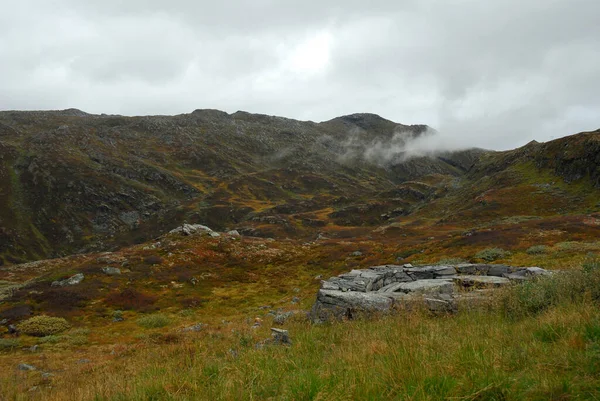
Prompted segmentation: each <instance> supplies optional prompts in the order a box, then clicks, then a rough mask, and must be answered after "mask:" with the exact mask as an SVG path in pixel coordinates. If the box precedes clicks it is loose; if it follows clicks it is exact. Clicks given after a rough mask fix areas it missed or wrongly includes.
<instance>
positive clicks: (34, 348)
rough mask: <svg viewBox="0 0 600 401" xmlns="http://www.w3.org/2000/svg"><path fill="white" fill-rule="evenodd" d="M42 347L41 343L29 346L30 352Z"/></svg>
mask: <svg viewBox="0 0 600 401" xmlns="http://www.w3.org/2000/svg"><path fill="white" fill-rule="evenodd" d="M39 349H40V346H39V345H37V344H36V345H32V346H31V347H29V352H37V351H38V350H39Z"/></svg>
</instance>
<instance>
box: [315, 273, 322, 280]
mask: <svg viewBox="0 0 600 401" xmlns="http://www.w3.org/2000/svg"><path fill="white" fill-rule="evenodd" d="M322 279H323V275H322V274H319V275H318V276H315V280H322Z"/></svg>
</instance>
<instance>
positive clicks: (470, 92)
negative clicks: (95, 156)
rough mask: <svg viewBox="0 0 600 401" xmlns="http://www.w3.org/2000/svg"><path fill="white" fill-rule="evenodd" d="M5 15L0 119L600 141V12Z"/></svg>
mask: <svg viewBox="0 0 600 401" xmlns="http://www.w3.org/2000/svg"><path fill="white" fill-rule="evenodd" d="M0 2H2V3H6V4H3V5H2V6H3V9H10V12H9V13H2V14H0V60H2V63H0V109H59V108H68V107H76V108H80V109H83V110H85V111H88V112H94V113H102V112H105V113H120V114H175V113H183V112H189V111H191V110H194V109H196V108H219V109H223V110H225V111H229V112H234V111H236V110H238V109H241V110H247V111H250V112H259V113H267V114H275V115H283V116H286V117H290V118H299V119H309V120H313V121H320V120H327V119H330V118H333V117H335V116H338V115H342V114H349V113H354V112H371V113H377V114H380V115H382V116H383V117H386V118H389V119H392V120H394V121H397V122H399V123H404V124H415V123H423V124H428V125H430V126H433V127H435V128H436V129H437V130H438V131H439V134H438V135H436V136H434V137H428V138H429V139H427V141H430V142H432V143H428V144H423V145H422V146H425V147H431V148H436V149H437V148H438V147H440V146H443V147H445V148H460V147H465V146H478V147H487V148H495V149H506V148H510V147H514V146H518V145H522V144H524V143H526V142H528V141H530V140H532V139H537V140H548V139H551V138H553V137H559V136H564V135H568V134H572V133H575V132H578V131H582V130H592V129H596V128H598V127H600V113H598V111H597V110H600V97H599V96H598V93H600V79H599V78H600V51H599V50H598V49H600V28H599V27H598V24H597V21H596V19H597V15H600V2H598V1H597V0H548V1H543V2H542V1H538V0H525V1H517V0H503V1H501V0H490V1H485V2H482V1H477V0H455V1H442V0H421V1H416V0H414V1H413V0H411V1H392V0H387V1H384V0H376V1H372V2H364V1H358V0H347V1H341V0H335V1H327V2H322V1H319V2H317V1H314V0H306V1H281V0H256V1H253V2H248V1H241V0H237V1H227V2H206V1H191V0H171V1H169V2H165V1H159V0H146V1H142V0H131V1H127V2H122V1H116V0H104V1H88V2H82V1H75V0H57V1H53V2H48V1H44V0H24V1H21V2H19V3H16V2H8V1H6V0H5V1H2V0H0ZM420 146H421V145H420Z"/></svg>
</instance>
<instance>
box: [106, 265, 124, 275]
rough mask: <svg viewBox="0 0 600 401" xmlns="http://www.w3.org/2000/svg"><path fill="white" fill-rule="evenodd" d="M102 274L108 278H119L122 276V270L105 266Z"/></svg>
mask: <svg viewBox="0 0 600 401" xmlns="http://www.w3.org/2000/svg"><path fill="white" fill-rule="evenodd" d="M102 272H103V273H104V274H106V275H107V276H118V275H120V274H121V269H119V268H117V267H110V266H105V267H103V268H102Z"/></svg>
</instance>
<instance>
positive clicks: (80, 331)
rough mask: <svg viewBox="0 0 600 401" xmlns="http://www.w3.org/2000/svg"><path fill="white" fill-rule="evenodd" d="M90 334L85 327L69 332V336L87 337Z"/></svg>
mask: <svg viewBox="0 0 600 401" xmlns="http://www.w3.org/2000/svg"><path fill="white" fill-rule="evenodd" d="M89 334H90V329H89V328H87V327H78V328H76V329H73V330H71V331H70V332H69V335H71V336H87V335H89Z"/></svg>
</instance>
